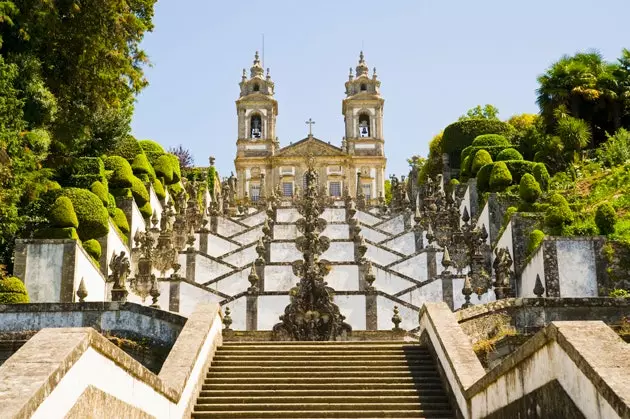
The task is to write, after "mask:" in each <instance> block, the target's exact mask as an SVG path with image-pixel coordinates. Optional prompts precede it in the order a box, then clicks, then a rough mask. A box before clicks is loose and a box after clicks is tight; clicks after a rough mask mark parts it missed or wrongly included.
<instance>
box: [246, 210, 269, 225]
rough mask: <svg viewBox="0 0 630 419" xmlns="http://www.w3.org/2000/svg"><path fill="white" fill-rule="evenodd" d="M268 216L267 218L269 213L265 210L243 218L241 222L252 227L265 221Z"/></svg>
mask: <svg viewBox="0 0 630 419" xmlns="http://www.w3.org/2000/svg"><path fill="white" fill-rule="evenodd" d="M266 218H267V213H266V212H265V211H260V212H257V213H256V214H254V215H251V216H249V217H246V218H243V219H242V220H241V223H243V224H246V225H248V226H250V227H253V226H255V225H258V224H262V223H264V222H265V219H266Z"/></svg>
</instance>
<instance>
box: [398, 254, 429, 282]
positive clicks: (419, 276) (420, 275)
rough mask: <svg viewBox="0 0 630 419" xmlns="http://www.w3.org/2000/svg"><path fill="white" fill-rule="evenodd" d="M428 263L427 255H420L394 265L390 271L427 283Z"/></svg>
mask: <svg viewBox="0 0 630 419" xmlns="http://www.w3.org/2000/svg"><path fill="white" fill-rule="evenodd" d="M427 263H428V262H427V254H426V253H419V254H417V255H416V256H413V257H411V258H409V259H407V260H404V261H402V262H400V263H397V264H396V265H393V266H392V267H391V268H390V269H391V270H393V271H396V272H398V273H401V274H403V275H407V276H408V277H410V278H413V279H415V280H418V281H426V280H428V279H429V278H428V275H429V274H428V272H427V269H428V268H427Z"/></svg>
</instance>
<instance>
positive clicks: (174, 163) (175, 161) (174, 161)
mask: <svg viewBox="0 0 630 419" xmlns="http://www.w3.org/2000/svg"><path fill="white" fill-rule="evenodd" d="M166 157H167V158H168V159H169V160H170V162H171V167H172V168H173V183H177V182H179V181H180V180H182V171H181V168H180V166H179V157H177V156H176V155H174V154H166Z"/></svg>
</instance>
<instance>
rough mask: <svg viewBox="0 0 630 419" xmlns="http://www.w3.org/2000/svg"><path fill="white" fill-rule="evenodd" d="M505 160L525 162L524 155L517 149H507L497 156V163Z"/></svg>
mask: <svg viewBox="0 0 630 419" xmlns="http://www.w3.org/2000/svg"><path fill="white" fill-rule="evenodd" d="M505 160H523V155H522V154H521V153H519V152H518V150H516V149H515V148H506V149H505V150H503V151H501V152H500V153H499V154H497V161H505Z"/></svg>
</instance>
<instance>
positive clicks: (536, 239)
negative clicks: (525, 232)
mask: <svg viewBox="0 0 630 419" xmlns="http://www.w3.org/2000/svg"><path fill="white" fill-rule="evenodd" d="M544 238H545V233H543V232H542V231H540V230H532V232H531V233H529V237H528V240H527V255H528V256H529V255H532V254H534V252H535V251H536V249H538V247H539V246H540V244H541V243H542V241H543V239H544Z"/></svg>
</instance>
